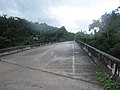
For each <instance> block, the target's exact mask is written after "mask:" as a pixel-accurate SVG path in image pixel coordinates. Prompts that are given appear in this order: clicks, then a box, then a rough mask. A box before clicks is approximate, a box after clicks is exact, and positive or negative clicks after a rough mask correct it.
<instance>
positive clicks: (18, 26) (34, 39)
mask: <svg viewBox="0 0 120 90" xmlns="http://www.w3.org/2000/svg"><path fill="white" fill-rule="evenodd" d="M73 39H74V33H70V32H68V31H67V30H66V28H65V27H64V26H62V27H60V28H57V27H53V26H49V25H47V24H46V23H38V22H30V21H28V20H26V19H21V18H19V17H12V16H10V17H9V16H7V15H3V16H0V49H2V48H8V47H14V46H23V45H31V44H37V43H53V42H60V41H70V40H73Z"/></svg>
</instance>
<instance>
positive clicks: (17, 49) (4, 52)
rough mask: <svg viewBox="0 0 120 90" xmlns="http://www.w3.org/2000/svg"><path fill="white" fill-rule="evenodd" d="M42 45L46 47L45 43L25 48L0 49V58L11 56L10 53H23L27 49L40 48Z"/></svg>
mask: <svg viewBox="0 0 120 90" xmlns="http://www.w3.org/2000/svg"><path fill="white" fill-rule="evenodd" d="M42 45H46V44H45V43H39V44H32V45H26V46H17V47H10V48H4V49H0V56H3V55H8V54H11V53H16V52H20V51H24V50H28V49H31V48H34V47H38V46H42Z"/></svg>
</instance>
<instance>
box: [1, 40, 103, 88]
mask: <svg viewBox="0 0 120 90" xmlns="http://www.w3.org/2000/svg"><path fill="white" fill-rule="evenodd" d="M0 59H1V60H2V61H0V90H103V88H102V87H100V85H99V84H97V81H96V74H95V73H96V69H97V67H96V66H95V65H94V64H93V62H92V60H91V59H90V58H89V57H88V56H87V55H86V53H85V52H84V51H83V50H82V49H81V48H80V47H79V46H78V45H77V44H76V43H75V42H74V41H70V42H61V43H55V44H51V45H47V46H42V47H37V48H34V49H31V50H27V51H23V52H19V53H16V54H11V55H7V56H3V57H0Z"/></svg>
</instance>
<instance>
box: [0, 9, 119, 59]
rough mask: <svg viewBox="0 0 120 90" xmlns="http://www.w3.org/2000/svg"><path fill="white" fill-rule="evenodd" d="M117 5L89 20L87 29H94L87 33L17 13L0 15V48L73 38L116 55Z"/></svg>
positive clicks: (117, 45) (117, 33)
mask: <svg viewBox="0 0 120 90" xmlns="http://www.w3.org/2000/svg"><path fill="white" fill-rule="evenodd" d="M119 9H120V7H118V8H117V9H115V10H113V11H112V12H110V13H105V14H104V15H102V16H101V17H100V18H99V19H98V20H93V22H92V23H91V24H90V25H89V31H92V32H94V33H91V34H88V33H86V32H83V31H79V32H77V33H76V34H74V33H71V32H68V31H67V30H66V28H65V26H62V27H60V28H58V27H53V26H49V25H47V24H46V23H38V22H32V21H28V20H26V19H21V18H19V17H12V16H10V17H9V16H7V15H3V16H0V49H2V48H8V47H15V46H23V45H32V44H37V43H53V42H61V41H72V40H74V39H75V40H81V41H83V42H85V43H87V44H89V45H91V46H93V47H95V48H97V49H100V50H102V51H104V52H106V53H109V54H111V55H113V56H115V57H117V58H120V10H119Z"/></svg>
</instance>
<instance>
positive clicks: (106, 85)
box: [97, 71, 120, 90]
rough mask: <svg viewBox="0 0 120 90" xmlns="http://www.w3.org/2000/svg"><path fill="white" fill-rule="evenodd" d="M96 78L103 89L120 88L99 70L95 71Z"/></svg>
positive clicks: (112, 89)
mask: <svg viewBox="0 0 120 90" xmlns="http://www.w3.org/2000/svg"><path fill="white" fill-rule="evenodd" d="M97 80H98V81H99V82H100V84H101V85H102V86H103V87H104V89H105V90H120V86H119V85H118V84H117V83H116V82H115V81H113V80H111V79H110V78H108V76H107V75H105V74H104V73H103V72H101V71H99V72H97Z"/></svg>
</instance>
